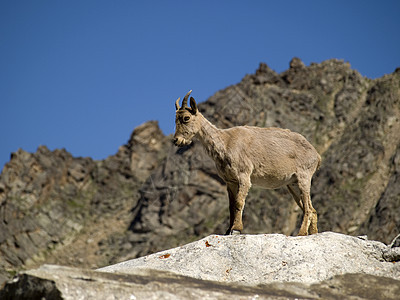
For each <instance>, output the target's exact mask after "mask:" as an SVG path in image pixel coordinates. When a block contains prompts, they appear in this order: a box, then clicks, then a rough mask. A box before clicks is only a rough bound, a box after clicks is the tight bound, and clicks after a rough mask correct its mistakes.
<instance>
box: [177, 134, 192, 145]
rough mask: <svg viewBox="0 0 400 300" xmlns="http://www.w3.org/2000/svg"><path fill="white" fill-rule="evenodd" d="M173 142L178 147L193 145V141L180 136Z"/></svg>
mask: <svg viewBox="0 0 400 300" xmlns="http://www.w3.org/2000/svg"><path fill="white" fill-rule="evenodd" d="M173 142H174V144H175V146H178V147H183V146H186V145H189V144H190V143H191V141H188V140H186V139H184V138H183V137H180V136H179V137H176V138H174V140H173Z"/></svg>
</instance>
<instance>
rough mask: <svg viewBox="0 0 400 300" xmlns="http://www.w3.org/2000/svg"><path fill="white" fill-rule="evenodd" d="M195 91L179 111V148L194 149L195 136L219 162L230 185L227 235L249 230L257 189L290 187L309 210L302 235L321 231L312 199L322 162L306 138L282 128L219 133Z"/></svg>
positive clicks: (234, 129)
mask: <svg viewBox="0 0 400 300" xmlns="http://www.w3.org/2000/svg"><path fill="white" fill-rule="evenodd" d="M191 92H192V91H189V92H188V93H187V94H186V96H185V97H184V99H183V101H182V107H180V106H179V100H180V98H178V99H177V100H176V102H175V108H176V120H175V123H176V130H175V135H174V140H173V141H174V144H175V145H176V146H179V147H182V146H185V145H189V144H190V143H191V142H192V139H193V138H194V137H197V138H198V139H199V140H200V142H201V143H202V144H203V146H204V148H205V149H206V151H207V153H208V155H210V156H211V157H212V159H213V160H214V161H215V165H216V167H217V171H218V175H219V176H220V177H221V178H222V179H223V180H224V181H225V182H226V185H227V189H228V196H229V212H230V224H229V228H228V230H227V232H226V234H232V233H233V231H239V232H241V231H242V230H243V222H242V213H243V208H244V203H245V200H246V196H247V193H248V191H249V189H250V187H251V185H252V184H254V185H256V186H260V187H263V188H266V189H277V188H279V187H283V186H287V188H288V190H289V192H290V194H291V195H292V196H293V198H294V200H295V201H296V203H297V205H298V206H299V207H300V208H301V209H302V210H303V213H304V216H303V222H302V224H301V227H300V231H299V235H307V234H308V233H310V234H313V233H317V232H318V228H317V212H316V210H315V209H314V208H313V206H312V203H311V198H310V188H311V178H312V176H313V174H314V172H315V171H316V170H317V169H318V168H319V166H320V163H321V157H320V155H319V154H318V152H317V151H316V150H315V148H314V147H313V146H312V145H311V144H310V143H309V142H308V141H307V140H306V138H305V137H303V136H302V135H300V134H298V133H295V132H292V131H290V130H288V129H281V128H273V127H272V128H259V127H251V126H237V127H232V128H229V129H218V128H217V127H215V126H214V125H213V124H211V122H209V121H208V120H207V119H206V118H205V117H204V116H203V115H202V114H201V113H200V112H199V111H198V109H197V104H196V101H195V100H194V98H193V97H190V107H188V106H187V101H188V97H189V95H190V93H191Z"/></svg>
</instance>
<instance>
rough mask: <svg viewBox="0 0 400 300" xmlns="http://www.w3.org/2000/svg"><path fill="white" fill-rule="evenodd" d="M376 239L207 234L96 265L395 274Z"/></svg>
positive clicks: (311, 277) (199, 273)
mask: <svg viewBox="0 0 400 300" xmlns="http://www.w3.org/2000/svg"><path fill="white" fill-rule="evenodd" d="M386 250H387V246H386V245H385V244H383V243H381V242H377V241H369V240H363V239H360V238H357V237H352V236H348V235H344V234H339V233H333V232H323V233H319V234H316V235H311V236H305V237H291V236H285V235H282V234H260V235H234V236H219V235H211V236H208V237H206V238H203V239H201V240H199V241H196V242H193V243H190V244H187V245H184V246H181V247H177V248H173V249H170V250H166V251H162V252H158V253H155V254H151V255H148V256H144V257H141V258H137V259H132V260H129V261H125V262H121V263H118V264H115V265H111V266H108V267H104V268H101V269H99V271H102V272H118V273H126V274H130V273H135V272H137V269H142V268H145V269H154V270H164V271H170V272H174V273H176V274H179V275H184V276H189V277H193V278H196V279H203V280H212V281H218V282H234V283H240V284H246V285H258V284H268V283H272V282H302V283H309V284H311V283H317V282H321V281H323V280H327V279H329V278H332V277H334V276H336V275H342V274H354V273H358V274H370V275H375V276H384V277H391V278H394V279H397V280H400V263H395V262H387V261H385V259H384V258H383V253H384V252H385V251H386Z"/></svg>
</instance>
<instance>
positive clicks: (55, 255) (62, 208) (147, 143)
mask: <svg viewBox="0 0 400 300" xmlns="http://www.w3.org/2000/svg"><path fill="white" fill-rule="evenodd" d="M167 144H168V139H167V138H166V137H165V136H164V135H163V133H162V132H161V130H160V129H159V127H158V124H157V122H148V123H145V124H143V125H141V126H139V127H138V128H136V129H135V130H134V131H133V133H132V135H131V138H130V140H129V142H128V143H127V145H124V146H121V147H120V149H119V150H118V152H117V153H116V154H115V155H113V156H110V157H108V158H107V159H105V160H104V161H94V160H92V159H91V158H74V157H72V155H71V154H69V153H68V152H67V151H66V150H64V149H62V150H55V151H50V150H49V149H47V148H46V147H45V146H40V147H39V148H38V150H37V152H36V153H27V152H25V151H23V150H21V149H20V150H18V151H17V152H16V153H13V154H12V157H11V160H10V162H9V163H8V164H6V166H5V167H4V169H3V171H2V173H1V177H0V216H1V217H0V218H1V219H0V269H2V270H3V272H2V274H3V276H6V275H7V273H5V272H4V270H10V271H12V270H15V269H18V268H19V267H22V266H31V265H36V264H40V263H41V262H43V261H47V262H53V263H63V264H68V265H79V266H82V265H83V266H87V267H96V266H98V264H99V263H100V264H107V263H108V261H107V253H110V252H111V253H112V254H113V255H114V252H118V251H119V249H115V248H113V249H108V248H107V247H104V248H102V247H101V245H99V243H100V241H102V240H103V239H105V238H108V236H109V235H118V234H119V235H122V234H124V233H125V232H126V229H127V227H128V226H129V222H130V221H131V220H132V219H131V218H132V216H131V214H130V209H131V208H132V207H133V206H134V205H135V204H136V202H137V200H138V198H139V193H138V190H139V188H140V186H141V185H142V184H143V182H144V180H145V179H146V178H147V177H148V176H149V175H150V174H151V172H152V171H153V170H154V169H155V168H156V167H157V166H158V164H159V162H160V161H161V160H162V159H163V158H164V157H165V154H164V148H165V146H166V145H167ZM110 256H111V255H110ZM0 274H1V272H0Z"/></svg>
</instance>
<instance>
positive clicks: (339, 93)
mask: <svg viewBox="0 0 400 300" xmlns="http://www.w3.org/2000/svg"><path fill="white" fill-rule="evenodd" d="M194 96H195V95H194ZM174 100H175V98H171V106H173V105H174ZM199 109H200V110H201V111H202V113H203V114H204V115H205V116H206V117H207V118H208V119H209V120H210V121H212V122H213V123H214V124H216V125H217V126H219V127H221V128H226V127H230V126H235V125H244V124H248V125H256V126H279V127H283V128H289V129H291V130H293V131H297V132H300V133H302V134H303V135H304V136H306V137H307V139H308V140H309V141H310V142H311V143H312V144H313V145H314V146H315V147H316V148H317V150H318V151H319V152H320V154H321V155H322V159H323V161H322V166H321V169H320V170H319V171H318V172H317V173H316V175H315V176H314V180H313V185H312V190H311V192H312V198H313V204H314V206H315V208H316V209H317V211H318V213H319V229H320V231H336V232H341V233H346V234H352V235H368V237H369V238H370V239H374V240H379V241H381V242H384V243H389V242H390V241H391V240H392V239H393V238H394V237H395V236H396V235H397V234H398V233H399V232H400V215H399V213H398V212H399V211H400V190H399V187H400V176H399V166H400V134H399V132H400V72H398V71H397V72H394V73H393V74H389V75H385V76H383V77H382V78H378V79H375V80H371V79H368V78H365V77H363V76H361V75H360V74H359V73H358V72H357V71H355V70H352V69H351V67H350V64H348V63H345V62H342V61H338V60H334V59H333V60H328V61H325V62H322V63H319V64H311V65H310V66H305V65H304V63H302V62H301V60H300V59H297V58H296V59H293V60H292V61H291V62H290V67H289V69H288V70H287V71H284V72H282V73H280V74H278V73H276V72H275V71H273V70H271V69H270V68H269V67H268V66H267V65H266V64H260V67H259V68H258V69H257V71H256V72H255V73H254V74H250V75H246V76H245V77H244V78H243V80H242V81H241V82H240V83H238V84H236V85H232V86H229V87H227V88H225V89H223V90H221V91H219V92H217V93H216V94H215V95H213V96H212V97H210V99H208V100H207V101H206V102H204V103H201V104H200V105H199ZM173 120H174V116H173V115H171V122H173ZM228 218H229V216H228V201H227V196H226V191H225V186H224V183H223V182H222V181H221V180H220V179H219V178H218V176H217V174H216V170H215V167H214V163H213V162H212V161H211V159H210V158H208V157H207V155H206V154H205V153H204V151H203V149H202V148H201V146H200V145H199V143H194V144H193V145H191V146H189V147H186V148H183V149H177V148H176V147H175V146H173V145H172V144H171V143H170V137H166V136H164V135H163V133H162V132H161V130H160V129H159V128H158V126H157V124H156V122H148V123H145V124H143V125H141V126H139V127H138V128H136V129H135V130H134V132H133V133H132V136H131V138H130V139H129V141H128V142H127V144H126V145H123V146H121V147H120V149H119V150H118V152H117V153H116V154H115V155H112V156H110V157H108V158H107V159H105V160H103V161H94V160H92V159H90V158H74V157H72V156H71V155H70V154H69V153H68V152H67V151H66V150H54V151H50V150H48V149H47V148H46V147H45V146H41V147H39V148H38V150H37V152H36V153H33V154H31V153H27V152H25V151H23V150H18V151H17V152H16V153H14V154H13V155H12V158H11V160H10V162H9V163H8V164H7V165H6V166H5V167H4V169H3V171H2V173H1V174H0V281H1V278H2V277H3V278H5V277H8V276H9V275H10V274H11V273H14V272H15V270H18V269H19V268H27V267H34V266H36V265H39V264H41V263H44V262H46V263H53V264H54V263H57V264H63V265H70V266H80V267H90V268H97V267H100V266H104V265H108V264H110V263H115V262H118V261H122V260H126V259H130V258H135V257H139V256H143V255H146V254H149V253H153V252H156V251H160V250H163V249H168V248H172V247H176V246H178V245H182V244H185V243H188V242H191V241H194V240H197V239H198V238H199V237H204V236H207V235H209V234H215V233H223V232H225V231H226V227H227V224H228ZM300 220H301V211H299V209H298V208H297V206H296V204H295V203H294V201H293V200H292V199H291V196H290V195H289V194H288V193H287V192H286V190H285V189H280V190H275V191H268V190H260V189H255V188H254V189H252V190H251V191H250V193H249V196H248V198H247V202H246V207H245V210H244V223H245V233H282V234H286V235H294V234H296V233H297V231H298V228H299V226H300ZM5 270H7V272H6V271H5Z"/></svg>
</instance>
